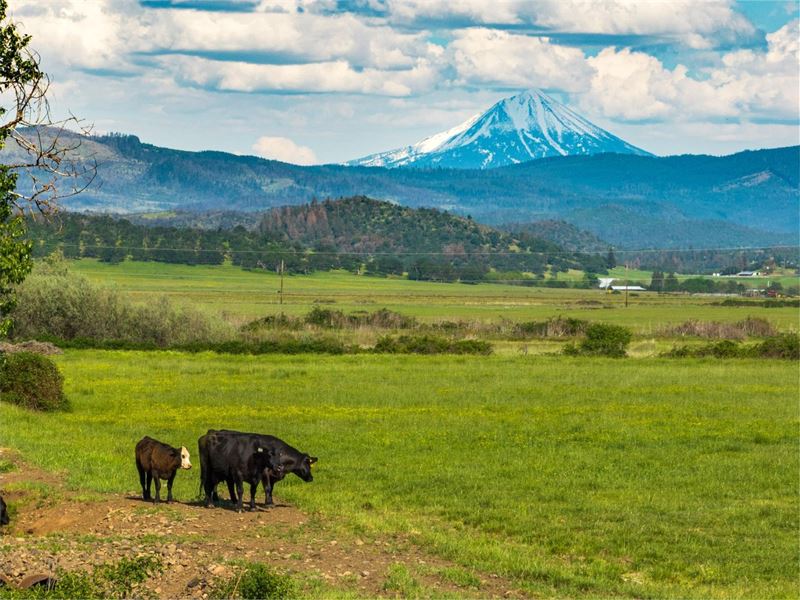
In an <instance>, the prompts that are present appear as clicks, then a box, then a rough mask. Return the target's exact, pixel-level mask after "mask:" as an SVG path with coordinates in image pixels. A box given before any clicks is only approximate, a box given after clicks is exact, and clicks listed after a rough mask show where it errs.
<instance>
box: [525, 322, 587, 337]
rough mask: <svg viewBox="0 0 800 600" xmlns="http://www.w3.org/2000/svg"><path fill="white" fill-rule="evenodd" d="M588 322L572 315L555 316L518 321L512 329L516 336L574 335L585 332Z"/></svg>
mask: <svg viewBox="0 0 800 600" xmlns="http://www.w3.org/2000/svg"><path fill="white" fill-rule="evenodd" d="M588 325H589V323H588V322H587V321H584V320H582V319H574V318H572V317H567V318H563V317H556V318H555V319H548V320H547V321H526V322H524V323H519V324H518V325H517V326H516V327H515V328H514V331H513V335H514V337H516V338H522V339H526V338H530V337H542V338H551V337H556V338H558V337H574V336H576V335H580V334H582V333H585V332H586V328H587V327H588Z"/></svg>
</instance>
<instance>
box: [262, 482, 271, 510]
mask: <svg viewBox="0 0 800 600" xmlns="http://www.w3.org/2000/svg"><path fill="white" fill-rule="evenodd" d="M262 482H263V484H264V506H272V480H271V479H270V478H269V476H267V477H264V479H263V480H262Z"/></svg>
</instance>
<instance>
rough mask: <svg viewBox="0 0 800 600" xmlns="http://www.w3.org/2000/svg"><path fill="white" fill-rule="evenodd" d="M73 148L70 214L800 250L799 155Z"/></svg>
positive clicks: (84, 140)
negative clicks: (279, 220) (378, 225)
mask: <svg viewBox="0 0 800 600" xmlns="http://www.w3.org/2000/svg"><path fill="white" fill-rule="evenodd" d="M74 137H75V138H77V139H76V140H74V141H79V142H80V143H81V146H80V148H79V150H78V152H79V154H78V160H86V161H89V160H93V161H97V177H96V178H95V180H94V181H93V182H92V184H91V186H90V187H89V188H88V189H87V190H85V191H84V192H83V193H81V194H79V195H77V196H74V197H71V198H67V199H65V200H64V201H63V206H64V207H65V208H67V209H69V210H75V211H87V210H88V211H96V212H109V213H123V214H132V213H154V212H159V211H169V212H173V211H182V212H195V213H200V212H208V211H215V212H219V211H235V212H263V211H266V210H268V209H270V208H274V207H278V206H286V205H295V204H303V203H307V202H310V201H311V200H312V199H313V198H317V199H324V198H338V197H348V196H360V195H365V196H370V197H372V198H377V199H382V200H387V201H390V202H394V203H396V204H400V205H404V206H409V207H432V208H439V209H441V210H448V211H450V212H453V213H456V214H461V215H465V216H466V215H470V216H472V217H473V218H474V219H475V220H476V221H478V222H481V223H486V224H489V225H499V224H504V223H515V224H521V223H525V222H532V221H542V220H562V221H566V222H568V223H571V224H572V225H574V226H577V227H579V228H580V229H584V230H587V231H589V232H591V233H592V234H594V235H595V236H597V237H599V238H600V239H602V240H604V241H606V242H609V243H612V244H614V245H615V246H617V247H620V248H644V247H656V248H676V247H683V248H685V247H689V246H692V247H695V248H708V247H721V246H724V247H729V246H765V245H776V244H797V243H798V235H799V234H798V174H799V173H800V170H799V169H798V165H800V146H793V147H788V148H777V149H770V150H757V151H746V152H740V153H737V154H733V155H730V156H723V157H713V156H703V155H699V156H693V155H684V156H672V157H654V156H641V155H636V154H598V155H589V156H560V157H553V158H544V159H539V160H533V161H529V162H526V163H521V164H518V165H512V166H508V167H500V168H495V169H486V170H476V169H441V168H438V169H413V168H403V169H387V168H378V167H369V168H367V167H347V166H341V165H321V166H310V167H303V166H297V165H291V164H287V163H281V162H278V161H272V160H265V159H262V158H257V157H254V156H238V155H233V154H227V153H224V152H212V151H206V152H187V151H181V150H172V149H168V148H162V147H158V146H154V145H151V144H146V143H142V142H141V141H140V140H139V139H138V138H137V137H135V136H131V135H108V136H95V137H80V136H77V135H75V136H74ZM9 151H10V149H7V150H5V151H4V152H9ZM23 180H24V179H21V181H23Z"/></svg>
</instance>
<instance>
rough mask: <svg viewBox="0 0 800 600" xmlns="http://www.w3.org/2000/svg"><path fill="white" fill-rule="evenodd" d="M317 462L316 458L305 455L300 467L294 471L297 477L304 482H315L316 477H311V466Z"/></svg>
mask: <svg viewBox="0 0 800 600" xmlns="http://www.w3.org/2000/svg"><path fill="white" fill-rule="evenodd" d="M315 462H317V457H316V456H309V455H308V454H304V455H303V458H302V460H301V461H300V466H299V467H297V468H295V469H294V473H295V475H297V476H298V477H299V478H300V479H302V480H303V481H314V476H313V475H311V465H313V464H314V463H315Z"/></svg>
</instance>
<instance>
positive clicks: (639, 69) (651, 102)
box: [581, 21, 800, 121]
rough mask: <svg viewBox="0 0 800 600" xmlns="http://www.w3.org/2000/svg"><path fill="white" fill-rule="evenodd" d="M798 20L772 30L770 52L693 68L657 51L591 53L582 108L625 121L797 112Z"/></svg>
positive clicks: (788, 116) (792, 116)
mask: <svg viewBox="0 0 800 600" xmlns="http://www.w3.org/2000/svg"><path fill="white" fill-rule="evenodd" d="M798 36H800V26H799V25H798V21H793V22H791V23H788V24H786V25H785V26H784V27H782V28H781V29H779V30H778V31H776V32H774V33H772V34H770V35H768V36H767V42H768V48H767V51H766V52H756V51H753V50H740V51H737V52H732V53H729V54H726V55H724V56H723V57H722V59H721V63H720V65H719V66H716V67H713V68H709V69H706V70H705V71H704V72H703V74H704V75H705V78H703V79H696V78H693V77H690V76H689V75H688V69H687V67H686V66H684V65H677V66H676V67H675V68H674V69H668V68H665V67H664V65H663V64H662V63H661V62H660V61H659V60H658V59H656V58H655V57H653V56H650V55H648V54H645V53H643V52H633V51H631V50H629V49H623V50H617V49H615V48H605V49H604V50H602V51H601V52H600V53H599V54H598V55H597V56H595V57H591V58H589V59H588V60H587V62H588V63H589V65H591V66H592V67H593V68H594V69H595V74H594V76H593V77H592V80H591V89H590V91H589V92H588V93H587V94H585V95H584V96H583V97H582V99H581V103H582V106H583V108H584V109H586V110H589V111H591V112H594V113H598V114H602V115H604V116H605V117H609V118H613V119H620V120H646V119H656V120H667V119H673V120H703V119H724V118H743V119H761V120H772V121H786V120H794V121H797V120H799V119H800V114H799V113H800V98H798V85H799V84H800V77H798V64H799V63H798V61H799V60H800V57H799V56H798Z"/></svg>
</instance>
